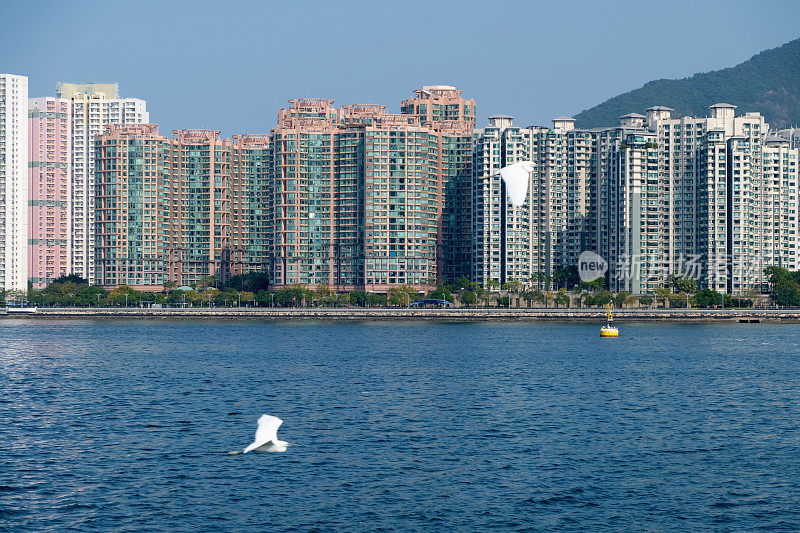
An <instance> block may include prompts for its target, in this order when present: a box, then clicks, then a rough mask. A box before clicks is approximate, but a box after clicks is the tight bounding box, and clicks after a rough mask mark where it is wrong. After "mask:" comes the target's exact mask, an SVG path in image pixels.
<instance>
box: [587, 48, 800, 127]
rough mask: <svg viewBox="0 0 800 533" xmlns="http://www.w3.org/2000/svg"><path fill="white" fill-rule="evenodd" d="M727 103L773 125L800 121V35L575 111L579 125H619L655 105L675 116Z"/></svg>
mask: <svg viewBox="0 0 800 533" xmlns="http://www.w3.org/2000/svg"><path fill="white" fill-rule="evenodd" d="M718 102H725V103H728V104H734V105H736V106H738V108H737V110H736V111H737V114H739V113H742V114H744V113H745V112H748V111H757V112H759V113H761V114H762V115H764V117H765V118H766V120H767V122H768V123H769V125H770V128H784V127H788V126H792V125H798V124H800V39H796V40H794V41H791V42H789V43H786V44H784V45H783V46H780V47H778V48H774V49H772V50H766V51H764V52H761V53H760V54H756V55H754V56H753V57H751V58H750V59H748V60H747V61H745V62H744V63H741V64H739V65H736V66H735V67H731V68H726V69H722V70H715V71H713V72H705V73H701V74H695V75H694V76H692V77H690V78H684V79H680V80H655V81H651V82H648V83H646V84H645V85H644V86H642V87H641V88H639V89H636V90H633V91H629V92H627V93H624V94H621V95H619V96H615V97H614V98H611V99H610V100H606V101H605V102H603V103H602V104H600V105H597V106H595V107H593V108H591V109H586V110H584V111H581V112H580V113H578V114H577V115H575V120H576V126H577V127H579V128H594V127H603V126H614V125H616V124H619V117H620V116H622V115H624V114H626V113H644V110H645V109H647V108H648V107H651V106H654V105H663V106H667V107H672V108H674V109H675V111H676V113H674V114H673V116H683V115H690V116H697V117H705V116H708V106H710V105H712V104H716V103H718Z"/></svg>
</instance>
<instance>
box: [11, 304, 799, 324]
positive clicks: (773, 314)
mask: <svg viewBox="0 0 800 533" xmlns="http://www.w3.org/2000/svg"><path fill="white" fill-rule="evenodd" d="M0 318H25V319H32V320H36V319H39V318H62V319H71V318H72V319H80V318H103V319H117V318H181V319H192V318H227V319H261V320H268V321H289V320H322V321H365V320H369V321H374V320H398V321H399V320H419V321H438V322H495V321H509V322H520V321H530V322H536V321H547V322H587V323H601V322H604V321H605V318H606V312H605V310H603V309H467V308H457V309H406V308H372V309H364V308H285V309H283V308H275V309H273V308H261V307H254V308H235V307H234V308H227V307H226V308H211V309H209V308H192V309H173V308H163V309H149V308H138V307H129V308H55V307H42V308H38V309H36V311H35V312H25V311H24V310H12V311H11V312H5V311H4V310H3V311H0ZM614 320H615V321H616V322H620V323H625V322H684V323H702V322H705V323H708V322H719V323H800V309H797V310H773V309H764V310H754V309H744V310H741V309H674V310H673V309H652V310H648V309H617V310H615V311H614Z"/></svg>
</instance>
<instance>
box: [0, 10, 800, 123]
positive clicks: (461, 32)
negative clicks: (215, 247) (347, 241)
mask: <svg viewBox="0 0 800 533" xmlns="http://www.w3.org/2000/svg"><path fill="white" fill-rule="evenodd" d="M798 21H800V2H798V1H796V0H787V1H774V0H773V1H770V2H754V1H752V0H749V1H734V0H728V1H724V2H722V1H720V2H716V1H703V0H692V1H683V0H680V1H676V0H669V1H666V2H648V1H642V0H637V1H631V2H621V1H596V2H589V1H587V2H578V1H574V2H573V1H559V2H552V1H547V2H544V1H543V2H533V1H519V2H497V1H495V2H489V1H486V2H468V1H460V2H455V1H447V2H445V1H435V0H434V1H430V0H428V1H413V2H412V1H407V2H382V1H380V0H374V1H371V2H299V1H298V2H294V1H290V0H284V1H282V2H275V3H272V2H255V1H243V0H227V1H226V0H216V1H213V2H212V1H205V0H196V1H191V2H188V1H171V0H158V1H150V0H147V1H136V2H133V1H130V2H123V1H114V0H106V1H103V2H89V1H82V0H75V1H71V2H67V1H58V2H42V1H35V0H28V1H26V2H11V1H9V0H0V72H7V73H13V74H24V75H27V76H28V77H29V84H30V96H31V97H33V96H46V95H52V94H53V93H54V91H55V85H56V82H58V81H75V82H88V81H117V82H119V85H120V93H121V95H122V96H132V97H138V98H144V99H146V100H147V106H148V109H149V111H150V118H151V121H153V122H157V123H159V124H161V131H162V133H167V134H168V133H169V132H170V130H172V129H175V128H198V127H205V128H216V129H221V130H222V131H223V135H225V136H229V135H232V134H236V133H259V132H266V131H269V129H270V128H271V127H272V126H273V125H274V122H275V119H276V116H277V109H278V108H279V107H281V106H284V105H285V104H286V101H287V100H288V99H290V98H298V97H326V98H333V99H335V100H336V103H337V105H341V104H348V103H383V104H387V105H388V106H389V109H390V110H391V111H394V112H398V111H399V104H400V100H401V99H403V98H405V97H407V96H409V95H410V94H411V91H412V90H414V89H415V88H418V87H420V86H422V85H432V84H447V85H455V86H457V87H458V88H460V89H463V90H464V94H465V95H466V96H468V97H473V98H475V99H476V100H477V103H478V114H479V117H478V122H479V125H484V124H485V122H486V117H488V116H489V115H491V114H495V113H506V114H510V115H514V116H515V117H516V118H517V120H516V122H517V123H518V124H520V125H522V126H526V125H530V124H549V122H550V119H551V118H553V117H555V116H558V115H563V114H569V115H572V114H575V113H578V112H579V111H581V110H582V109H585V108H587V107H591V106H593V105H595V104H598V103H600V102H602V101H603V100H605V99H607V98H610V97H612V96H615V95H617V94H619V93H621V92H624V91H627V90H630V89H634V88H637V87H640V86H641V85H642V84H643V83H645V82H647V81H649V80H652V79H657V78H678V77H686V76H689V75H692V74H694V73H696V72H703V71H708V70H714V69H718V68H722V67H728V66H733V65H735V64H737V63H740V62H742V61H744V60H746V59H748V58H749V57H751V56H752V55H753V54H755V53H757V52H759V51H761V50H764V49H768V48H774V47H776V46H779V45H781V44H783V43H785V42H788V41H791V40H793V39H796V38H798V37H800V24H799V23H798ZM733 103H735V102H733Z"/></svg>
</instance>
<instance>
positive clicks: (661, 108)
mask: <svg viewBox="0 0 800 533" xmlns="http://www.w3.org/2000/svg"><path fill="white" fill-rule="evenodd" d="M645 111H675V110H674V109H672V108H671V107H665V106H663V105H654V106H652V107H648V108H647V109H645Z"/></svg>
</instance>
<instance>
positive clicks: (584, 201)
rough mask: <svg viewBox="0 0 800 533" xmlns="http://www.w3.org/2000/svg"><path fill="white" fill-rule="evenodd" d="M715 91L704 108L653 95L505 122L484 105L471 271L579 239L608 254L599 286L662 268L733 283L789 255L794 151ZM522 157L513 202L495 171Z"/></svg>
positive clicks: (634, 286)
mask: <svg viewBox="0 0 800 533" xmlns="http://www.w3.org/2000/svg"><path fill="white" fill-rule="evenodd" d="M734 109H735V106H732V105H729V104H715V105H713V106H711V113H710V116H709V117H704V118H694V117H681V118H672V116H671V114H672V111H673V110H671V109H669V108H666V107H660V106H655V107H651V108H649V109H648V110H647V115H646V116H645V115H639V114H636V113H631V114H628V115H625V116H623V117H621V118H620V120H621V122H620V125H619V126H616V127H609V128H596V129H591V130H576V129H574V127H573V121H572V119H570V118H569V117H560V118H558V119H555V120H554V122H553V127H552V128H536V127H530V128H524V129H520V128H517V127H514V126H513V124H512V122H511V118H510V117H506V116H495V117H492V118H491V119H490V126H489V127H487V128H485V129H484V130H479V131H478V133H477V134H476V137H475V163H474V169H475V174H474V175H475V179H474V185H473V187H474V191H475V194H474V197H473V199H474V210H473V213H474V215H473V219H472V223H473V246H474V263H473V278H474V279H475V280H477V281H480V282H482V283H484V284H485V283H487V282H488V280H490V279H494V280H497V281H499V282H500V283H505V282H506V281H509V280H511V279H517V280H521V281H524V280H526V279H529V277H530V276H534V277H535V276H536V275H537V274H544V275H545V276H552V275H553V274H554V269H555V268H557V267H572V266H575V265H576V264H577V259H578V255H579V254H580V253H581V251H583V250H590V251H594V252H596V253H598V254H600V255H601V256H602V257H604V258H605V259H606V260H607V261H608V263H609V280H608V285H609V288H611V289H612V290H615V291H621V290H628V291H631V292H633V293H636V294H641V293H648V292H652V290H653V289H654V288H655V287H657V286H659V285H663V284H664V282H665V281H666V278H667V276H669V275H676V276H681V275H686V276H689V277H692V278H695V279H697V280H698V282H699V284H700V286H701V287H710V288H713V289H715V290H720V291H724V292H731V293H735V294H741V293H743V292H745V291H746V290H749V289H750V288H754V287H755V288H763V287H765V284H766V279H765V276H764V267H766V266H768V265H770V264H782V265H789V268H792V267H793V265H795V264H797V261H798V259H797V239H798V237H797V228H796V224H797V220H796V200H795V198H796V196H797V186H798V184H797V177H796V174H797V158H798V150H797V148H793V147H792V139H791V135H786V134H783V133H782V134H781V136H768V135H767V131H768V125H767V124H765V122H764V119H763V117H762V116H761V115H759V114H757V113H747V114H745V115H744V116H738V117H737V116H735V113H734ZM522 160H530V161H531V162H532V163H533V171H532V172H531V173H530V183H529V187H528V195H527V197H526V202H525V203H524V204H523V205H521V206H515V205H513V204H512V203H511V201H510V199H509V198H507V194H506V193H505V186H504V184H503V183H502V181H501V180H500V178H499V176H498V174H497V172H498V171H499V169H500V168H501V167H503V166H506V165H509V164H512V163H514V162H517V161H522Z"/></svg>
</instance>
